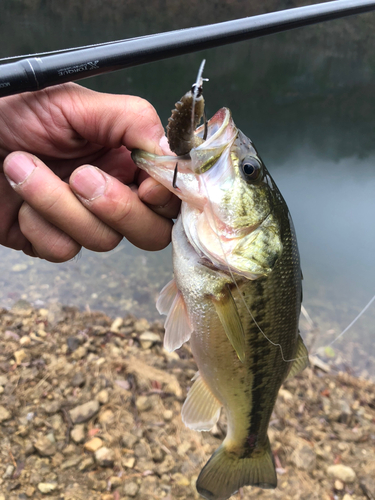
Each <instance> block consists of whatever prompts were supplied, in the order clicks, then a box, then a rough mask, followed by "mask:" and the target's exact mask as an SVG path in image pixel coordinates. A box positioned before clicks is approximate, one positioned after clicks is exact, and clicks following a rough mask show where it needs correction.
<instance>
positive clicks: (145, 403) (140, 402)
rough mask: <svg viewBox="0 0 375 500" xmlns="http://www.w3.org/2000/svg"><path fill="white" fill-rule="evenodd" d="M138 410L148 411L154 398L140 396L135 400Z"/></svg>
mask: <svg viewBox="0 0 375 500" xmlns="http://www.w3.org/2000/svg"><path fill="white" fill-rule="evenodd" d="M135 406H136V407H137V410H138V411H148V410H151V408H152V399H151V398H149V397H147V396H139V397H138V398H137V400H136V402H135Z"/></svg>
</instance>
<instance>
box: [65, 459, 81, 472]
mask: <svg viewBox="0 0 375 500" xmlns="http://www.w3.org/2000/svg"><path fill="white" fill-rule="evenodd" d="M81 460H82V457H81V456H76V457H72V458H69V459H68V460H65V462H63V463H62V464H61V470H66V469H71V468H72V467H75V466H76V465H78V464H79V463H80V461H81Z"/></svg>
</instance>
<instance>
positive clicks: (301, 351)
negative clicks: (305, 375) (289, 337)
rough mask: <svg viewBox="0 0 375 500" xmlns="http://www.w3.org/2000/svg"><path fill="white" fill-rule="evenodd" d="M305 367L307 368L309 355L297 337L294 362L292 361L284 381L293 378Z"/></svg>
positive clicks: (299, 337) (299, 336)
mask: <svg viewBox="0 0 375 500" xmlns="http://www.w3.org/2000/svg"><path fill="white" fill-rule="evenodd" d="M307 366H309V353H308V351H307V348H306V346H305V344H304V343H303V340H302V337H301V335H298V340H297V352H296V355H295V360H294V361H293V363H292V366H291V367H290V370H289V372H288V375H287V376H286V379H285V380H288V379H290V378H292V377H294V376H295V375H297V373H300V372H301V371H302V370H304V369H305V368H306V367H307Z"/></svg>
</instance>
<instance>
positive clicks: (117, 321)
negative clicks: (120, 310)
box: [109, 317, 124, 333]
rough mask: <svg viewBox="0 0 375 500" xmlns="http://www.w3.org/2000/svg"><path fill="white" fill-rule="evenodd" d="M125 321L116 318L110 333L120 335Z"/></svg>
mask: <svg viewBox="0 0 375 500" xmlns="http://www.w3.org/2000/svg"><path fill="white" fill-rule="evenodd" d="M123 322H124V320H123V319H122V318H120V317H119V318H116V319H115V320H114V321H113V322H112V325H111V326H110V329H109V331H110V332H112V333H119V331H120V327H121V326H122V325H123Z"/></svg>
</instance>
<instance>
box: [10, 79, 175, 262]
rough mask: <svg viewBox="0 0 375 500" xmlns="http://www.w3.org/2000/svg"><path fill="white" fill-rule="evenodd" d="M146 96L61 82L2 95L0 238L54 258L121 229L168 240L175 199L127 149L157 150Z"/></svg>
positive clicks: (138, 241) (100, 245)
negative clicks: (14, 93)
mask: <svg viewBox="0 0 375 500" xmlns="http://www.w3.org/2000/svg"><path fill="white" fill-rule="evenodd" d="M161 144H162V145H163V144H165V146H164V149H165V150H166V149H167V145H166V143H165V137H164V129H163V127H162V124H161V122H160V119H159V117H158V115H157V113H156V111H155V109H154V108H153V107H152V106H151V104H150V103H148V102H147V101H145V100H143V99H141V98H139V97H135V96H123V95H112V94H104V93H98V92H94V91H91V90H88V89H85V88H84V87H81V86H79V85H76V84H64V85H60V86H56V87H52V88H49V89H45V90H41V91H38V92H34V93H25V94H20V95H16V96H10V97H4V98H2V99H0V244H1V245H4V246H7V247H10V248H14V249H16V250H22V251H23V252H24V253H25V254H27V255H31V256H35V257H40V258H43V259H46V260H49V261H52V262H63V261H67V260H69V259H71V258H72V257H74V256H75V255H76V254H77V253H78V252H79V251H80V249H81V247H85V248H88V249H90V250H94V251H99V252H103V251H108V250H111V249H113V248H114V247H116V246H117V245H118V243H119V242H120V241H121V239H122V238H123V237H126V238H127V239H128V240H129V241H130V242H131V243H133V244H134V245H136V246H138V247H140V248H142V249H145V250H160V249H162V248H164V247H165V246H166V245H168V243H169V241H170V234H171V229H172V225H173V223H172V220H171V219H172V218H175V217H176V215H177V213H178V209H179V202H178V200H177V199H176V198H175V197H174V196H172V195H171V193H170V192H169V191H168V190H167V189H166V188H165V187H163V186H161V185H160V184H158V183H157V182H156V181H155V180H153V179H152V178H150V177H147V175H146V174H145V173H144V172H142V171H140V170H139V169H138V168H137V167H136V166H135V165H134V163H133V162H132V160H131V158H130V151H131V150H132V149H135V148H139V149H144V150H147V151H150V152H152V153H156V154H163V152H164V151H163V149H162V147H161Z"/></svg>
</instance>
